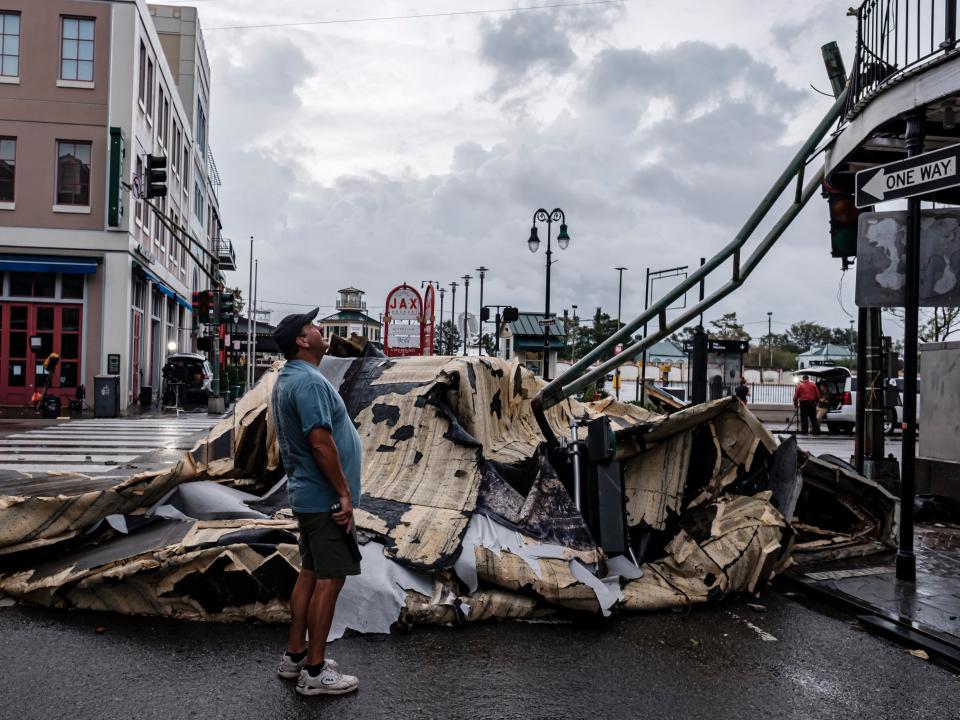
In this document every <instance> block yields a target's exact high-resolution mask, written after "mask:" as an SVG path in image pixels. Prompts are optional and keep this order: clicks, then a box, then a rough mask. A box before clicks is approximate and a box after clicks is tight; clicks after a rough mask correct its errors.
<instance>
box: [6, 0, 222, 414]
mask: <svg viewBox="0 0 960 720" xmlns="http://www.w3.org/2000/svg"><path fill="white" fill-rule="evenodd" d="M0 43H2V48H0V107H2V108H3V112H2V113H0V348H2V351H0V404H23V403H26V402H27V401H28V400H29V399H30V397H31V395H32V394H33V392H34V390H35V389H36V388H38V387H41V386H42V385H44V384H46V383H47V382H48V381H49V386H50V392H51V393H53V394H55V395H59V396H61V398H62V399H63V400H64V401H66V400H67V399H69V398H72V397H73V396H74V394H75V393H76V391H77V388H78V386H79V385H86V386H87V389H88V396H89V395H92V391H93V378H94V376H96V375H100V374H105V373H107V372H111V373H116V374H117V375H119V379H120V408H121V411H123V410H124V409H125V408H126V407H127V406H128V405H129V404H130V403H131V402H133V401H135V400H136V399H137V398H138V396H139V394H140V389H141V388H142V387H144V386H153V387H154V388H159V385H160V371H161V368H162V366H163V364H164V362H165V360H166V356H167V354H168V352H169V348H171V347H176V348H177V350H178V351H189V350H193V349H194V348H195V347H196V344H195V334H194V333H192V332H191V330H192V325H193V323H192V320H191V318H192V315H191V313H192V303H191V293H192V292H193V291H195V290H203V289H206V288H208V287H210V280H209V279H208V278H207V277H206V275H204V274H203V272H201V271H200V270H198V267H197V265H196V263H195V262H194V260H193V259H192V257H191V255H190V253H188V252H187V251H186V249H185V248H184V247H183V246H182V245H181V244H179V243H178V242H177V241H176V240H175V239H174V234H173V233H171V232H170V230H169V229H168V227H169V226H176V227H177V228H180V230H181V232H186V233H189V235H190V236H192V239H193V241H192V242H193V250H194V254H199V248H198V246H203V247H204V248H205V249H206V250H207V251H208V252H210V253H212V254H215V255H218V256H221V255H222V256H223V257H224V259H226V260H227V261H228V262H227V263H226V264H221V268H220V269H221V270H226V269H234V268H233V267H231V266H230V264H229V261H230V260H231V258H232V249H230V248H229V247H228V246H229V242H228V241H223V240H221V237H220V228H221V221H220V210H219V206H218V199H217V188H218V187H219V185H220V181H219V178H218V176H217V172H216V165H215V164H214V162H213V156H212V154H211V151H210V146H209V142H208V137H209V124H210V104H209V103H210V67H209V64H208V62H207V58H206V50H205V48H204V42H203V36H202V33H201V31H200V24H199V21H198V17H197V10H196V9H194V8H191V7H180V6H177V7H167V6H148V5H147V4H146V3H145V2H144V1H143V0H96V1H94V0H42V1H40V2H38V0H4V1H3V2H0ZM149 155H155V156H164V157H166V158H167V183H166V185H167V188H168V193H167V196H166V197H165V198H158V199H156V200H154V201H153V202H154V203H155V204H156V206H157V207H158V208H159V210H160V211H161V213H162V215H163V216H164V217H165V219H166V222H167V224H164V223H162V222H161V221H160V220H159V219H158V216H157V213H155V212H154V211H153V210H152V209H150V208H149V207H148V206H147V205H146V203H145V202H144V201H143V200H138V199H137V198H136V197H135V194H134V192H133V191H132V190H131V188H134V187H140V186H141V185H142V181H143V178H144V174H145V173H144V168H145V164H146V159H147V156H149ZM224 246H227V248H226V251H225V252H223V253H221V250H223V249H224ZM50 352H56V353H58V354H59V356H60V363H59V366H58V367H57V370H56V372H55V373H54V375H53V377H50V378H47V376H46V375H45V374H44V372H43V365H42V360H43V358H44V357H46V355H48V354H49V353H50ZM155 394H156V393H155Z"/></svg>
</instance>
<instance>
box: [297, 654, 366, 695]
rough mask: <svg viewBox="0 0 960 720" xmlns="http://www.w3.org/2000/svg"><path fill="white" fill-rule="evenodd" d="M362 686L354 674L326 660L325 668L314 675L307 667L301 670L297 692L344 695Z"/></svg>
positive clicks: (302, 693)
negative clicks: (346, 673) (343, 671)
mask: <svg viewBox="0 0 960 720" xmlns="http://www.w3.org/2000/svg"><path fill="white" fill-rule="evenodd" d="M358 687H360V681H359V680H357V678H356V677H354V676H353V675H344V674H343V673H342V672H340V669H339V668H338V667H337V666H336V664H335V663H334V664H331V663H330V662H325V663H324V665H323V670H321V671H320V674H319V675H317V676H316V677H314V676H313V675H311V674H310V673H309V672H307V669H306V668H304V669H303V670H301V671H300V679H299V680H298V681H297V692H298V693H300V694H301V695H343V694H344V693H348V692H353V691H354V690H356V689H357V688H358Z"/></svg>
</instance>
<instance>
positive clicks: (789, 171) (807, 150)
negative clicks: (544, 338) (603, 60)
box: [538, 90, 848, 407]
mask: <svg viewBox="0 0 960 720" xmlns="http://www.w3.org/2000/svg"><path fill="white" fill-rule="evenodd" d="M847 92H848V91H847V90H844V91H843V93H842V94H841V95H840V97H838V98H837V99H836V101H835V102H834V104H833V105H832V106H831V107H830V110H828V111H827V114H826V115H824V117H823V119H822V120H821V121H820V123H819V124H818V125H817V127H816V128H815V129H814V131H813V132H812V133H811V134H810V137H808V138H807V140H806V142H804V144H803V145H802V146H801V147H800V149H799V150H798V151H797V153H796V154H795V155H794V157H793V159H792V160H791V161H790V164H789V165H787V168H786V169H785V170H784V171H783V172H782V173H781V174H780V177H779V178H777V180H776V182H775V183H774V185H773V187H771V188H770V190H769V191H768V192H767V194H766V195H765V196H764V198H763V200H761V201H760V204H759V205H758V206H757V208H756V209H755V210H754V211H753V213H752V214H751V215H750V217H749V218H748V219H747V221H746V222H745V223H744V224H743V227H742V228H740V231H739V232H738V233H737V234H736V236H735V237H734V239H733V240H732V241H731V242H730V243H729V244H728V245H727V246H726V247H724V248H723V249H722V250H720V252H718V253H717V254H716V255H714V256H713V257H712V258H710V259H709V260H708V261H707V262H706V263H705V264H704V265H701V266H700V267H699V268H697V270H695V271H694V272H693V273H691V274H690V275H688V276H687V278H686V280H684V281H683V282H682V283H680V284H679V285H677V286H676V287H675V288H674V289H673V290H671V291H670V292H669V293H667V294H666V295H665V296H664V297H663V298H661V299H660V300H659V301H658V302H657V303H655V304H654V305H652V306H651V307H650V308H649V309H648V310H647V311H645V312H644V313H643V314H641V315H639V316H638V317H636V318H634V319H633V320H632V321H630V322H629V323H627V324H625V325H624V326H623V327H622V328H621V329H620V330H619V331H618V332H616V333H614V334H613V335H611V336H610V337H609V338H607V339H606V340H605V341H603V342H602V343H600V344H599V345H597V347H595V348H594V349H593V350H591V351H590V352H589V353H587V354H586V355H585V356H584V357H583V358H581V359H580V360H578V361H577V362H576V363H574V364H573V365H572V366H571V367H570V368H569V369H568V370H566V371H565V372H564V373H562V374H561V375H560V376H559V377H557V378H556V379H555V380H553V381H552V382H550V383H549V384H548V385H547V386H546V387H545V388H544V389H543V390H541V391H540V393H539V394H538V396H545V397H549V396H552V395H556V394H557V392H556V391H557V390H558V389H559V388H560V387H562V385H563V382H564V381H565V379H566V378H568V377H570V376H573V375H576V374H578V373H579V372H581V371H582V370H584V369H586V368H588V367H590V365H591V364H593V362H594V361H595V360H596V359H597V358H598V357H602V356H603V355H604V354H605V353H606V352H607V351H609V350H611V349H612V348H614V347H615V346H616V345H618V344H619V343H621V342H622V341H623V340H629V339H630V337H631V335H632V334H633V333H634V332H635V331H636V330H638V329H639V328H640V326H642V325H643V324H644V323H647V322H649V321H650V319H651V318H654V317H656V316H657V315H659V314H660V312H661V311H665V310H666V309H667V308H668V307H670V305H671V304H672V303H673V302H674V301H675V300H676V299H677V298H679V297H680V296H681V295H683V294H684V293H685V292H686V291H687V290H689V289H690V288H692V287H694V286H695V285H697V284H698V283H699V282H700V280H701V279H702V278H705V277H706V276H707V275H709V274H710V273H711V272H712V271H713V270H714V269H716V268H717V267H719V266H720V265H721V264H722V263H723V262H724V261H725V260H726V259H727V258H729V257H730V256H731V255H732V254H733V253H734V252H735V251H736V250H738V249H739V248H741V247H742V246H743V245H744V243H746V241H747V240H748V239H749V238H750V235H751V234H752V233H753V231H754V230H756V228H757V226H758V225H759V224H760V222H761V221H762V220H763V218H764V217H765V216H766V214H767V213H768V212H769V211H770V208H772V207H773V205H774V203H775V202H776V201H777V199H778V198H779V197H780V195H782V194H783V191H784V190H785V189H786V188H787V186H788V185H789V184H790V183H791V182H792V181H793V178H794V177H795V176H796V175H797V174H798V173H799V172H800V171H801V170H802V168H804V167H805V165H806V163H807V160H808V158H809V156H810V154H811V153H812V152H813V151H814V150H815V149H816V147H817V144H818V143H819V142H820V141H821V140H822V139H823V136H824V135H826V133H827V131H828V130H829V129H830V127H831V126H832V125H833V123H834V122H836V121H837V119H838V118H839V117H840V115H841V113H842V112H843V107H844V102H845V101H846V98H847ZM557 399H558V400H559V399H561V396H557ZM552 404H555V403H551V405H552ZM547 407H549V405H548V406H547Z"/></svg>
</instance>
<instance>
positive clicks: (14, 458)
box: [0, 453, 143, 469]
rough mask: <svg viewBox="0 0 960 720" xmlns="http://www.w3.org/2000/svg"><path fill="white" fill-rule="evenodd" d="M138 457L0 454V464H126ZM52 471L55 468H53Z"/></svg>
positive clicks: (78, 454)
mask: <svg viewBox="0 0 960 720" xmlns="http://www.w3.org/2000/svg"><path fill="white" fill-rule="evenodd" d="M140 455H143V453H140V454H139V455H116V454H107V455H87V454H85V453H77V454H73V453H70V454H67V455H64V454H63V453H58V454H56V455H52V454H47V455H44V454H42V453H30V454H23V455H21V454H14V455H2V454H0V463H11V462H14V463H18V464H20V463H25V462H49V463H51V464H52V465H56V464H57V463H64V462H72V463H78V462H84V461H86V462H91V463H105V462H108V461H109V462H115V463H126V462H130V461H131V460H135V459H136V458H138V457H140ZM54 469H56V468H55V467H54Z"/></svg>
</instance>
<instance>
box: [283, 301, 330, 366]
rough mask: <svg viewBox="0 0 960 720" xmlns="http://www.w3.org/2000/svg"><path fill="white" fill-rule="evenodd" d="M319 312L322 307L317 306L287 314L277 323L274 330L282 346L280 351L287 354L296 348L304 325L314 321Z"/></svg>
mask: <svg viewBox="0 0 960 720" xmlns="http://www.w3.org/2000/svg"><path fill="white" fill-rule="evenodd" d="M319 312H320V308H318V307H315V308H314V309H313V310H311V311H310V312H305V313H294V314H293V315H287V316H286V317H285V318H284V319H283V320H281V321H280V322H279V323H277V329H276V330H274V331H273V339H274V340H275V341H276V343H277V347H278V348H280V352H282V353H283V354H284V355H287V354H288V353H290V352H291V351H292V350H293V349H294V348H295V346H296V344H297V338H298V337H300V331H301V330H303V326H304V325H307V324H309V323H312V322H313V319H314V318H315V317H316V316H317V313H319Z"/></svg>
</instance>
